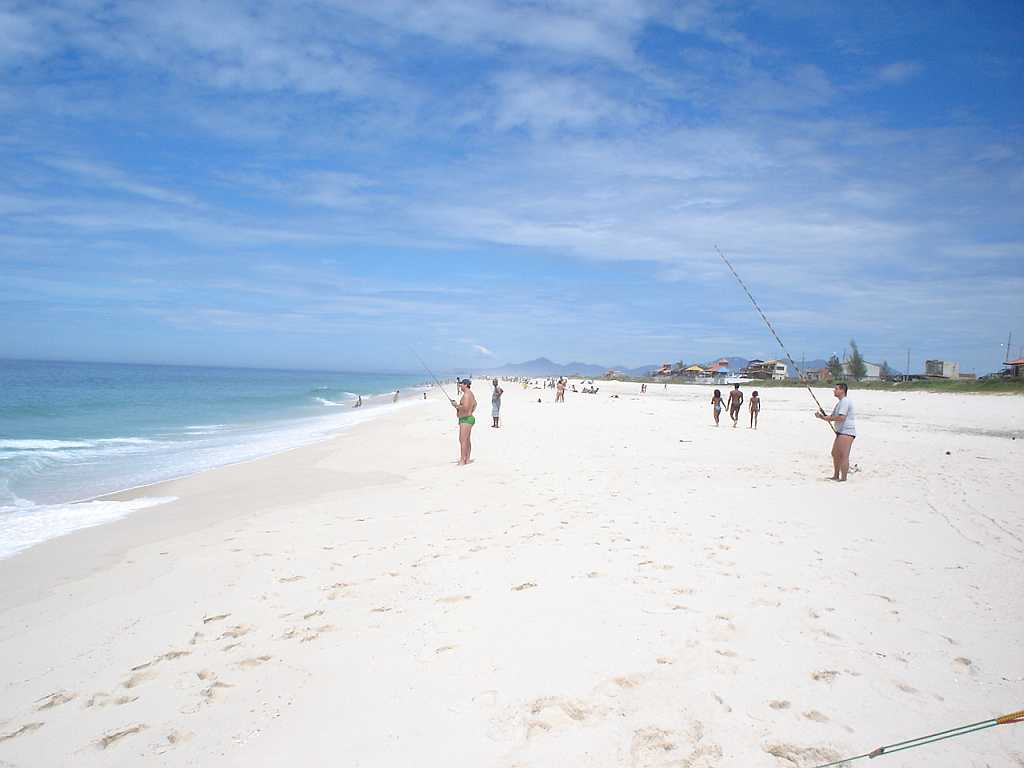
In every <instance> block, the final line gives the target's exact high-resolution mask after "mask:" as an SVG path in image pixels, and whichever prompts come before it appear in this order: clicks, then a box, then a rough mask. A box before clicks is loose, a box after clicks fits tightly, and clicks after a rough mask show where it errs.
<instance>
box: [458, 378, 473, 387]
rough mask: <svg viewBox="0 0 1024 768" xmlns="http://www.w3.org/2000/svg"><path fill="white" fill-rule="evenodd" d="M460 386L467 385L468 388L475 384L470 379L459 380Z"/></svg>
mask: <svg viewBox="0 0 1024 768" xmlns="http://www.w3.org/2000/svg"><path fill="white" fill-rule="evenodd" d="M459 384H465V385H466V386H467V387H471V386H473V382H471V381H470V380H469V379H459Z"/></svg>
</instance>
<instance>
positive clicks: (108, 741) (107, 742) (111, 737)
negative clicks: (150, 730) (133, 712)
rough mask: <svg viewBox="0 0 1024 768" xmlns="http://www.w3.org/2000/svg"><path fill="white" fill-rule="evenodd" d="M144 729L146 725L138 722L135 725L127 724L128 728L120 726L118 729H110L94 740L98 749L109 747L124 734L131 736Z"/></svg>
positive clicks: (124, 735) (123, 736)
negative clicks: (97, 739)
mask: <svg viewBox="0 0 1024 768" xmlns="http://www.w3.org/2000/svg"><path fill="white" fill-rule="evenodd" d="M144 730H146V726H145V725H143V724H142V723H139V724H137V725H132V726H129V727H128V728H122V729H121V730H119V731H112V732H110V733H108V734H106V735H105V736H103V737H101V738H100V740H99V741H97V742H96V746H97V747H99V748H100V749H109V748H110V747H112V746H113V745H114V744H116V743H117V742H119V741H120V740H121V739H123V738H125V737H126V736H133V735H135V734H136V733H142V731H144Z"/></svg>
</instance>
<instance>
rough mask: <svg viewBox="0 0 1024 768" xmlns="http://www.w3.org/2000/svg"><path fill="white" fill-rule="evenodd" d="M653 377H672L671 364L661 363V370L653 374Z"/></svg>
mask: <svg viewBox="0 0 1024 768" xmlns="http://www.w3.org/2000/svg"><path fill="white" fill-rule="evenodd" d="M654 375H655V376H671V375H672V363H662V364H661V368H659V369H658V370H656V371H655V372H654Z"/></svg>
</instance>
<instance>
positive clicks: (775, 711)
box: [0, 382, 1024, 768]
mask: <svg viewBox="0 0 1024 768" xmlns="http://www.w3.org/2000/svg"><path fill="white" fill-rule="evenodd" d="M474 388H475V389H476V390H477V393H478V397H480V400H481V407H480V409H479V417H480V418H479V422H478V425H477V427H476V429H475V438H476V439H475V448H474V457H475V458H476V463H475V464H473V465H472V466H470V467H467V468H457V467H456V466H455V464H454V461H455V459H456V458H457V455H458V454H457V451H458V446H457V442H456V439H455V427H454V419H453V415H452V410H451V408H450V406H448V405H447V404H445V403H444V402H443V401H441V400H440V399H439V398H438V399H434V400H432V401H430V402H426V403H420V404H418V405H416V406H414V407H413V406H410V407H408V408H406V409H404V410H402V411H400V412H398V413H395V414H392V415H388V416H385V417H382V418H380V419H378V420H376V421H374V422H372V423H369V424H363V425H360V426H358V427H356V428H354V429H353V430H351V431H349V432H347V433H344V434H342V435H340V436H339V437H337V438H335V439H333V440H332V441H330V442H327V443H324V444H321V445H317V446H310V447H306V448H302V449H299V450H295V451H291V452H289V453H286V454H282V455H279V456H276V457H272V458H270V459H265V460H261V461H258V462H252V463H249V464H244V465H239V466H235V467H228V468H224V469H221V470H217V471H213V472H208V473H205V474H202V475H198V476H196V477H193V478H188V479H184V480H179V481H174V482H170V483H166V484H162V485H160V486H156V487H154V488H149V489H144V490H143V491H140V492H136V494H135V495H139V494H144V495H152V496H176V497H178V498H179V500H178V501H176V502H173V503H171V504H168V505H164V506H160V507H155V508H152V509H149V510H145V511H142V512H138V513H136V514H134V515H132V516H131V517H129V518H127V519H125V520H123V521H120V522H116V523H113V524H110V525H107V526H102V527H99V528H94V529H89V530H85V531H79V532H77V533H75V534H72V535H70V536H67V537H64V538H61V539H57V540H53V541H51V542H48V543H46V544H43V545H40V546H38V547H36V548H34V549H31V550H29V551H28V552H26V553H23V554H21V555H18V556H16V557H14V558H11V559H8V560H5V561H2V562H0V582H2V584H3V585H4V586H3V590H2V596H0V658H2V659H3V662H2V663H3V667H2V678H0V684H2V686H3V688H2V691H3V693H2V697H0V766H11V765H14V766H71V765H74V766H100V765H102V766H120V765H124V766H136V765H168V766H185V765H189V766H193V765H195V766H214V765H216V766H272V765H273V766H276V765H291V766H313V765H316V766H320V765H323V766H328V765H329V766H407V765H416V766H445V767H448V766H504V767H508V768H511V767H512V766H559V768H566V767H568V766H580V767H583V766H587V767H588V768H591V767H594V766H598V767H601V766H609V767H610V766H689V768H706V767H710V766H769V767H770V766H810V765H815V764H817V763H821V762H826V761H828V760H829V759H835V758H838V757H841V756H847V755H856V754H861V753H863V752H866V751H868V750H870V749H872V748H874V747H877V746H879V745H881V744H886V743H891V742H894V741H900V740H903V739H908V738H911V737H914V736H918V735H921V734H925V733H928V732H931V731H937V730H942V729H945V728H949V727H953V726H956V725H960V724H963V723H968V722H973V721H977V720H982V719H985V718H987V717H992V716H995V715H999V714H1003V713H1004V712H1008V711H1010V710H1014V709H1018V708H1020V707H1022V706H1024V653H1022V652H1021V647H1022V644H1024V599H1022V597H1021V596H1022V595H1024V589H1022V588H1024V569H1022V568H1021V565H1022V561H1024V514H1022V511H1021V510H1022V504H1021V500H1020V499H1021V496H1020V494H1021V489H1022V488H1024V482H1022V480H1024V460H1022V459H1024V439H1017V440H1011V439H1010V438H1009V436H1008V433H1009V432H1015V433H1016V434H1018V435H1020V434H1021V432H1022V431H1024V399H1021V398H1017V397H994V396H968V395H934V394H912V395H906V396H900V395H892V394H887V393H870V392H860V393H858V392H856V391H854V392H853V393H852V396H853V399H854V402H855V404H856V407H857V410H858V426H859V430H860V437H859V438H858V439H857V441H856V444H855V446H854V450H853V462H854V463H855V464H857V465H858V466H859V468H860V471H859V472H855V473H853V474H851V479H850V482H849V483H847V484H845V485H841V484H837V483H831V482H826V481H824V480H823V479H822V478H824V477H826V476H827V475H829V474H830V473H831V466H830V462H829V457H828V450H829V447H830V435H829V432H828V428H827V427H826V426H825V425H824V424H822V423H820V422H817V421H816V420H814V419H813V418H812V416H811V411H812V403H811V402H810V399H809V397H808V396H807V393H806V392H805V391H801V390H773V389H769V390H766V391H764V392H763V401H764V406H763V407H764V410H763V413H762V418H761V427H760V429H759V430H758V431H757V432H754V431H750V430H748V429H747V428H746V427H745V425H744V426H741V428H740V429H735V430H734V429H732V428H731V427H729V426H725V425H726V424H728V420H727V419H723V426H722V427H721V428H719V429H715V428H714V427H713V426H710V420H711V415H710V407H709V405H708V404H707V401H708V399H709V398H710V390H709V389H707V388H703V387H682V386H670V387H669V389H668V391H664V390H662V388H661V386H660V385H653V386H652V387H651V391H650V392H649V393H648V394H647V395H645V396H643V397H640V396H639V395H638V390H639V385H609V384H601V391H600V393H599V394H598V395H596V396H587V395H582V394H573V393H571V392H570V393H569V395H568V402H567V403H566V404H565V405H557V406H556V405H554V404H553V403H552V402H551V401H552V400H553V396H554V395H553V392H552V391H551V390H545V391H538V390H528V391H523V390H522V389H521V388H519V387H518V386H516V385H511V384H506V385H505V389H506V396H505V405H504V409H503V424H504V426H503V428H502V429H501V430H493V429H489V428H488V425H489V423H490V418H489V414H490V403H489V396H488V387H487V386H486V385H485V384H484V383H483V382H478V383H477V384H476V385H475V387H474ZM746 389H747V391H748V393H749V391H750V389H751V388H750V387H747V388H746ZM613 392H618V393H620V394H621V397H619V398H618V399H615V398H611V397H610V396H609V395H610V394H611V393H613ZM819 393H820V394H819V396H820V397H821V398H822V399H823V401H824V402H825V403H826V404H827V405H828V406H829V407H831V404H832V402H833V400H832V398H831V395H830V394H829V393H828V391H827V390H824V389H823V390H819ZM537 397H541V398H543V400H544V402H543V403H540V404H538V403H537V402H536V399H537ZM988 433H990V434H988ZM947 451H948V454H947ZM866 763H867V761H865V763H863V764H866ZM882 763H884V765H883V764H882ZM861 764H862V763H856V764H855V765H861ZM878 764H879V765H880V766H881V768H897V767H898V766H929V767H933V766H957V767H958V768H966V767H967V766H1009V765H1024V726H1012V725H1008V726H1000V727H997V728H994V729H991V730H988V731H985V732H982V733H978V734H972V735H969V736H965V737H963V738H960V739H954V740H949V741H945V742H942V743H941V744H937V745H934V746H928V747H923V748H921V749H917V750H911V751H907V752H901V753H898V754H895V755H892V756H889V757H885V758H881V759H880V760H879V761H878ZM872 765H874V763H872Z"/></svg>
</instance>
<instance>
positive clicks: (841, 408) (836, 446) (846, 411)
mask: <svg viewBox="0 0 1024 768" xmlns="http://www.w3.org/2000/svg"><path fill="white" fill-rule="evenodd" d="M849 392H850V388H849V387H848V386H847V384H846V382H844V381H841V382H839V383H838V384H836V385H835V387H834V388H833V389H832V394H833V395H834V396H835V397H836V398H837V399H838V400H839V402H838V403H836V406H835V408H833V409H832V415H831V416H826V415H825V412H824V411H818V412H817V413H815V414H814V415H815V416H816V417H817V418H819V419H821V420H822V421H830V422H832V423H833V424H835V425H836V427H835V430H836V439H835V440H833V441H832V477H830V478H829V479H830V480H835V481H836V482H839V483H845V482H846V475H847V473H849V471H850V449H852V448H853V441H854V440H855V439H856V437H857V426H856V424H855V422H854V420H853V403H851V402H850V398H849V397H847V395H848V394H849Z"/></svg>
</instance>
